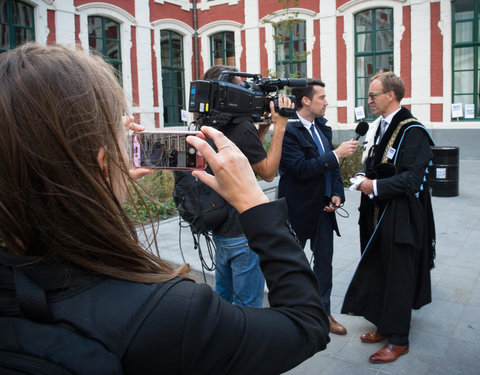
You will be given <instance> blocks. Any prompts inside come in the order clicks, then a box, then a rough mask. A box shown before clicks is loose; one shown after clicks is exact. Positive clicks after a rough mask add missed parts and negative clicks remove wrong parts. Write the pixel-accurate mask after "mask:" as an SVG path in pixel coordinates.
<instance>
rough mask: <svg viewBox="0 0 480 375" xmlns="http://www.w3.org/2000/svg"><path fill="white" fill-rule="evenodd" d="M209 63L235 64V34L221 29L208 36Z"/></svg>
mask: <svg viewBox="0 0 480 375" xmlns="http://www.w3.org/2000/svg"><path fill="white" fill-rule="evenodd" d="M210 59H211V62H210V63H211V65H212V66H213V65H227V66H235V34H234V33H233V31H222V32H219V33H216V34H213V35H212V36H211V37H210Z"/></svg>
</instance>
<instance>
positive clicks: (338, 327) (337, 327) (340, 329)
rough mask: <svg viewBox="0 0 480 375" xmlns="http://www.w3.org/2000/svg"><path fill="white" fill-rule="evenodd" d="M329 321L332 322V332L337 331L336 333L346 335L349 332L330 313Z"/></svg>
mask: <svg viewBox="0 0 480 375" xmlns="http://www.w3.org/2000/svg"><path fill="white" fill-rule="evenodd" d="M328 321H329V322H330V332H332V333H335V334H336V335H344V334H346V333H347V329H346V328H345V327H344V326H342V325H341V324H340V323H339V322H337V321H336V320H335V319H333V316H331V315H330V316H329V317H328Z"/></svg>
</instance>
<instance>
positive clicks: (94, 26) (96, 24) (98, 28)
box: [88, 17, 102, 38]
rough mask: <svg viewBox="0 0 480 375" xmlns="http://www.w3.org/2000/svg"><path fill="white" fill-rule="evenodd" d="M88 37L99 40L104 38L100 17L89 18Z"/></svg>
mask: <svg viewBox="0 0 480 375" xmlns="http://www.w3.org/2000/svg"><path fill="white" fill-rule="evenodd" d="M88 35H89V36H94V37H97V38H101V37H102V19H101V18H100V17H89V18H88Z"/></svg>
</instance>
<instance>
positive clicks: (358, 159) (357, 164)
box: [335, 146, 363, 187]
mask: <svg viewBox="0 0 480 375" xmlns="http://www.w3.org/2000/svg"><path fill="white" fill-rule="evenodd" d="M335 147H336V146H335ZM362 153H363V147H358V148H357V149H356V150H355V152H354V153H353V155H352V156H350V157H349V158H346V159H344V161H343V164H342V168H341V170H340V173H341V174H342V179H343V185H344V186H345V187H349V186H350V185H352V183H351V182H350V178H351V177H353V176H354V175H355V173H357V172H358V171H360V170H361V169H362V168H363V164H362Z"/></svg>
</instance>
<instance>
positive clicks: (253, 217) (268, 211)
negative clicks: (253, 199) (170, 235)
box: [0, 201, 329, 375]
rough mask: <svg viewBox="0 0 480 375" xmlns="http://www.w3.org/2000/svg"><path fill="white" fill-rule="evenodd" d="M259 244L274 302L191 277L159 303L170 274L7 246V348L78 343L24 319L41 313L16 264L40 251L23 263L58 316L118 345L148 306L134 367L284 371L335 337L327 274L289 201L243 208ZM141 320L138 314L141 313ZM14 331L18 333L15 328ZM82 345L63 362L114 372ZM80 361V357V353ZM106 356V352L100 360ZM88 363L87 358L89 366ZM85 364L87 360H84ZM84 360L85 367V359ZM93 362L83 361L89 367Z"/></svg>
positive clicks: (0, 284) (3, 303) (2, 261)
mask: <svg viewBox="0 0 480 375" xmlns="http://www.w3.org/2000/svg"><path fill="white" fill-rule="evenodd" d="M240 221H241V224H242V226H243V229H244V231H245V234H246V236H247V237H248V241H249V244H250V246H251V248H252V249H253V250H254V251H256V252H257V253H258V254H259V255H260V264H261V267H262V271H263V273H264V274H265V278H266V281H267V284H268V287H269V290H270V293H269V302H270V306H271V308H263V309H256V308H248V307H240V306H236V305H232V304H230V303H228V302H225V301H223V300H222V299H221V298H220V297H219V296H218V295H217V294H216V293H214V292H213V291H212V289H211V288H210V287H209V286H208V285H206V284H196V283H194V282H192V281H189V280H182V281H180V282H179V283H177V284H175V285H174V286H173V287H172V288H171V289H170V290H168V292H167V293H166V294H165V295H164V296H163V298H162V299H161V300H160V301H159V302H158V303H156V304H153V305H151V306H150V305H148V303H147V304H145V302H146V301H148V300H151V298H152V295H154V294H155V293H156V292H155V291H156V290H157V289H158V286H159V285H160V284H140V283H133V282H128V281H122V280H116V279H108V278H95V277H92V276H91V275H88V273H87V272H84V271H82V270H79V269H74V268H71V267H69V266H67V265H66V264H62V263H61V262H59V261H58V260H52V259H48V258H46V259H43V260H40V259H35V258H28V259H26V258H25V257H17V256H13V255H11V254H8V253H5V252H4V251H2V252H0V330H1V332H2V338H1V340H0V350H8V351H11V352H12V351H14V349H15V343H17V344H18V343H20V346H21V347H23V349H24V350H31V351H35V350H37V351H39V350H44V351H45V352H46V353H48V354H44V355H49V356H50V357H51V359H52V360H58V358H60V357H61V356H62V354H65V350H70V349H71V347H69V343H68V342H61V343H56V344H57V346H58V345H59V344H60V347H61V348H62V350H61V351H52V350H49V349H51V348H47V347H44V346H45V343H46V342H47V341H48V340H50V341H52V340H51V339H52V337H45V336H42V335H41V333H40V330H38V331H35V330H34V331H33V332H32V331H31V330H30V331H29V330H27V331H26V334H28V337H35V339H34V340H30V341H29V340H25V337H24V336H22V335H21V334H20V333H21V331H22V330H21V329H17V330H14V331H12V330H11V329H9V327H12V325H13V324H15V325H16V327H19V328H23V329H26V327H28V326H29V325H31V321H30V320H28V319H26V318H25V315H24V314H23V313H22V311H21V310H20V309H19V306H18V303H17V300H16V298H15V291H14V277H13V272H12V269H13V268H15V267H17V266H15V265H18V264H20V263H25V261H35V263H34V264H32V265H31V266H28V267H21V269H22V272H24V273H25V275H26V276H27V277H28V278H29V279H30V280H32V281H33V282H34V283H36V284H38V285H39V286H41V287H42V288H43V289H45V290H47V301H48V308H49V311H50V314H51V317H52V323H51V324H40V326H43V327H44V326H54V327H58V329H59V330H60V329H67V330H71V331H73V332H78V333H80V334H81V335H84V336H85V337H89V338H91V339H94V340H95V341H96V342H98V343H100V344H101V345H102V347H103V348H104V349H106V350H107V351H109V352H115V346H116V345H117V343H118V342H120V341H122V340H124V339H125V332H127V331H128V327H129V326H131V325H132V324H135V321H134V318H135V316H136V315H137V312H138V311H137V310H138V309H140V308H142V306H143V307H144V306H148V309H149V310H147V312H148V314H146V316H145V318H144V320H143V322H140V323H141V324H139V328H138V330H137V331H136V332H134V335H132V338H131V341H129V342H127V346H126V348H127V349H126V352H125V354H124V355H123V357H122V358H121V363H122V367H123V371H124V373H127V374H158V373H162V374H216V375H218V374H262V375H265V374H279V373H282V372H285V371H287V370H288V369H290V368H292V367H294V366H296V365H297V364H299V363H300V362H302V361H304V360H305V359H307V358H308V357H310V356H312V355H313V354H315V353H316V352H317V351H319V350H323V349H325V347H326V344H327V343H328V341H329V337H328V319H327V316H326V314H325V312H324V311H323V309H322V307H321V302H320V297H319V293H318V287H317V280H316V278H315V276H314V274H313V273H312V271H311V270H310V267H309V264H308V261H307V259H306V258H305V255H304V253H303V251H302V249H301V248H300V246H299V245H298V243H297V242H296V240H295V237H294V234H293V231H292V229H291V228H290V226H289V225H288V222H287V212H286V206H285V203H284V202H283V201H275V202H271V203H266V204H263V205H260V206H257V207H254V208H251V209H250V210H247V211H246V212H244V213H242V214H241V215H240ZM136 323H138V322H136ZM7 332H8V334H7ZM75 350H77V351H72V353H71V354H72V355H71V358H72V360H71V361H68V360H64V362H63V363H60V364H61V365H63V366H64V367H66V368H67V369H69V370H70V371H73V370H78V369H80V370H81V371H79V372H78V373H88V374H92V373H93V374H95V373H101V374H104V373H105V372H103V371H102V370H103V369H102V368H95V367H96V362H95V360H96V358H94V357H81V358H79V357H78V355H76V353H78V351H79V350H81V347H76V348H75ZM74 362H75V363H74ZM98 363H101V362H98ZM82 364H83V366H82ZM75 366H77V367H75ZM79 366H80V367H79ZM87 368H88V369H89V370H83V369H87Z"/></svg>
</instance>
